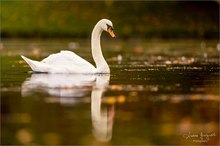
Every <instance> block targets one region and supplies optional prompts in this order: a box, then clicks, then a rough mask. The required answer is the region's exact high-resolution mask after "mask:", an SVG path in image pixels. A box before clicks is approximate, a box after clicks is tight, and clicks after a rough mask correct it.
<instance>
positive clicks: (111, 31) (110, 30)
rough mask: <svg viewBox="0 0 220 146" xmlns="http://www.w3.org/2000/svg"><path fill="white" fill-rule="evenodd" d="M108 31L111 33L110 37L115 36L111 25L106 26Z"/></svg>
mask: <svg viewBox="0 0 220 146" xmlns="http://www.w3.org/2000/svg"><path fill="white" fill-rule="evenodd" d="M108 33H109V34H110V35H111V37H113V38H115V37H116V36H115V34H114V32H113V30H112V28H111V27H109V28H108Z"/></svg>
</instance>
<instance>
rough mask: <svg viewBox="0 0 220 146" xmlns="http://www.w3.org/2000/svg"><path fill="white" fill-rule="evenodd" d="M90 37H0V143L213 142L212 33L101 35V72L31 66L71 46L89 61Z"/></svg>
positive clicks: (215, 66)
mask: <svg viewBox="0 0 220 146" xmlns="http://www.w3.org/2000/svg"><path fill="white" fill-rule="evenodd" d="M89 43H90V40H89V39H88V40H87V39H86V40H74V39H73V40H70V39H69V40H68V39H65V40H63V39H62V40H60V39H46V40H17V39H8V40H7V39H3V40H2V42H1V45H0V52H1V144H2V145H9V144H10V145H20V144H26V145H49V144H52V145H218V144H219V101H220V98H219V50H220V46H219V45H217V44H218V41H216V40H208V41H207V40H202V41H201V40H139V39H135V40H124V41H122V40H114V39H110V40H105V39H103V40H102V48H103V54H104V56H105V57H106V60H107V62H108V64H109V66H110V69H111V74H110V75H109V76H108V75H74V74H68V75H65V74H64V75H62V74H52V75H51V74H32V73H30V72H29V71H30V68H29V67H28V66H27V64H26V63H25V62H24V61H23V60H22V59H21V58H20V56H19V55H26V56H27V57H30V58H32V59H36V60H41V59H43V58H44V57H46V56H48V55H49V54H51V53H56V52H59V50H61V49H63V50H71V51H74V52H76V53H77V54H79V55H80V56H82V57H83V58H85V59H86V60H89V61H90V62H92V58H91V54H90V53H91V51H90V44H89Z"/></svg>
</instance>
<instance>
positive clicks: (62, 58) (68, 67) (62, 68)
mask: <svg viewBox="0 0 220 146" xmlns="http://www.w3.org/2000/svg"><path fill="white" fill-rule="evenodd" d="M109 26H110V27H111V28H112V29H113V26H112V22H111V21H110V20H107V19H102V20H100V21H99V22H98V23H97V24H96V25H95V27H94V29H93V31H92V38H91V43H92V55H93V58H94V61H95V63H96V68H95V67H94V66H93V65H92V64H91V63H89V62H88V61H86V60H85V59H83V58H81V57H80V56H78V55H76V54H75V53H73V52H71V51H60V52H59V53H56V54H51V55H50V56H48V57H47V58H45V59H43V60H42V61H34V60H31V59H28V58H27V57H24V56H21V57H22V58H23V59H24V60H25V61H26V62H27V64H28V65H29V66H30V67H31V69H32V70H33V71H35V72H47V73H82V74H94V73H110V69H109V66H108V64H107V62H106V61H105V59H104V57H103V55H102V51H101V46H100V37H101V33H102V31H103V30H105V31H108V28H109ZM111 31H112V30H111ZM112 33H113V31H112V32H111V33H110V34H111V36H112V37H115V35H114V33H113V35H112Z"/></svg>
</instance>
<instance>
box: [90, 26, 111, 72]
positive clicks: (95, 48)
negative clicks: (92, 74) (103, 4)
mask: <svg viewBox="0 0 220 146" xmlns="http://www.w3.org/2000/svg"><path fill="white" fill-rule="evenodd" d="M102 31H103V30H102V28H101V27H100V25H99V23H97V24H96V25H95V27H94V29H93V31H92V38H91V43H92V57H93V59H94V61H95V64H96V69H97V73H110V69H109V66H108V64H107V62H106V61H105V58H104V57H103V55H102V49H101V45H100V38H101V34H102Z"/></svg>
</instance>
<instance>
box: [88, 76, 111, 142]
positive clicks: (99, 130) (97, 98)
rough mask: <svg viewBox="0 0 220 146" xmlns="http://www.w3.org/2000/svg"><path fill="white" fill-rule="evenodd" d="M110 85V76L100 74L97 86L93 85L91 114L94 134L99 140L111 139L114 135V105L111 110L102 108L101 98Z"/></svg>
mask: <svg viewBox="0 0 220 146" xmlns="http://www.w3.org/2000/svg"><path fill="white" fill-rule="evenodd" d="M108 85H109V76H99V77H98V78H97V79H96V86H94V87H93V90H92V96H91V114H92V124H93V128H94V130H93V134H94V136H95V137H96V139H97V140H99V141H103V142H106V141H109V140H111V137H112V126H113V119H114V107H113V106H112V107H111V108H110V110H109V113H108V112H107V110H106V109H105V110H104V109H103V110H101V98H102V94H103V93H104V91H105V89H106V87H107V86H108Z"/></svg>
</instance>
